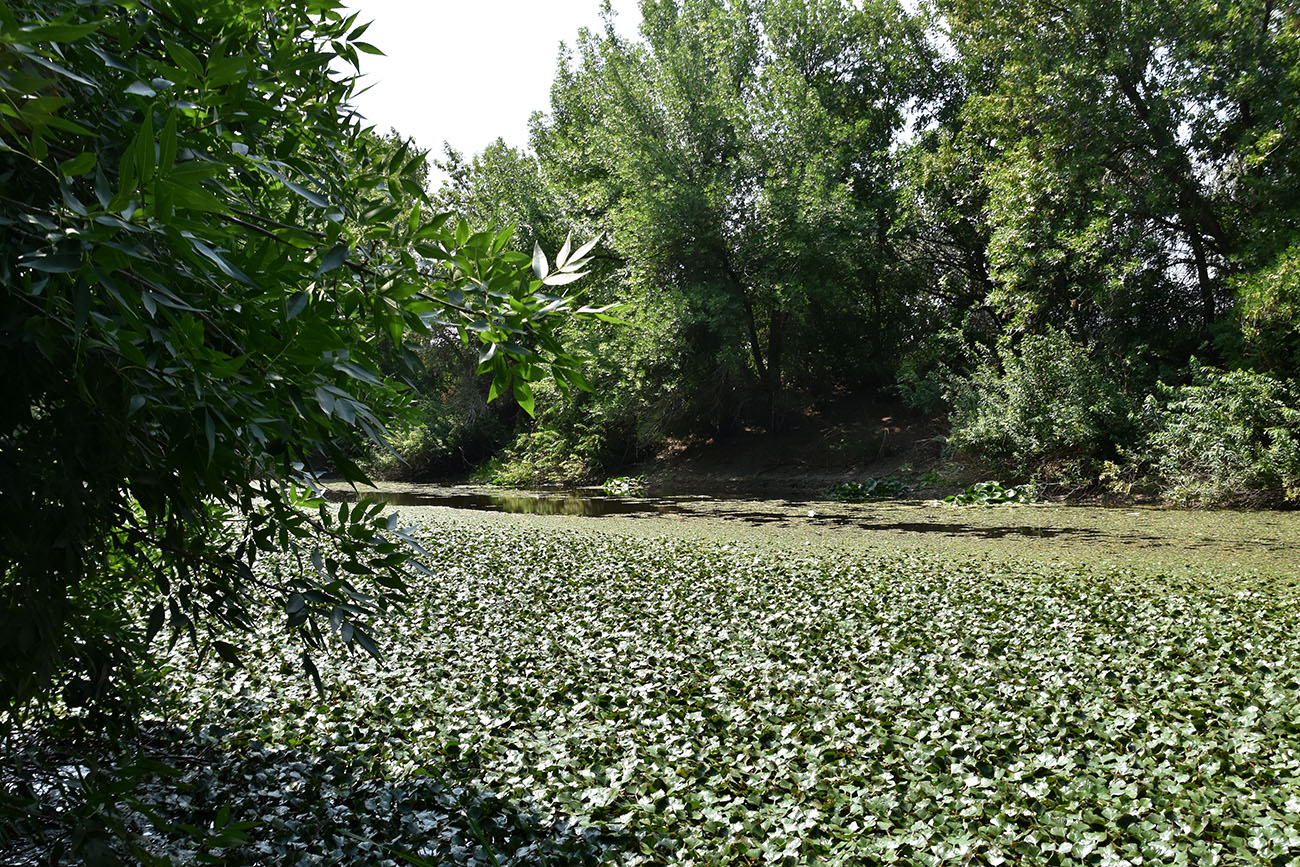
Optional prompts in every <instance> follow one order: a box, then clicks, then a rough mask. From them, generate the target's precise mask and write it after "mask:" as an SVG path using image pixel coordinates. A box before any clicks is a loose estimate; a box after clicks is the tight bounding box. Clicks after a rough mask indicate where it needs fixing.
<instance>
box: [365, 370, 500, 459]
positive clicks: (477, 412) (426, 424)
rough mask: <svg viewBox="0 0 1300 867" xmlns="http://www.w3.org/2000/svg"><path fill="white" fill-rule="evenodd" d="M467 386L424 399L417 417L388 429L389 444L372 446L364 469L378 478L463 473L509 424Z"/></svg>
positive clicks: (493, 444) (420, 403) (495, 440)
mask: <svg viewBox="0 0 1300 867" xmlns="http://www.w3.org/2000/svg"><path fill="white" fill-rule="evenodd" d="M471 386H472V384H471ZM466 391H467V392H468V393H467V394H462V393H458V392H452V393H444V394H442V395H440V396H437V397H434V398H432V399H429V400H422V401H420V402H419V405H418V406H417V407H416V408H415V411H414V412H415V415H414V419H413V420H411V421H408V422H406V423H404V424H395V425H393V426H392V427H391V428H390V429H389V440H388V445H389V446H390V448H388V449H386V448H381V447H379V446H375V447H373V448H372V449H371V452H370V455H369V457H368V460H367V465H366V469H368V470H369V471H370V472H371V474H372V475H373V476H375V477H376V478H380V479H421V478H424V477H427V476H429V475H431V474H433V473H437V472H440V471H447V472H463V471H464V470H466V469H469V468H470V467H472V466H474V464H475V463H476V462H477V461H479V460H481V459H482V457H483V456H484V455H487V454H490V453H491V451H492V449H493V448H494V447H496V446H498V445H500V443H501V442H502V441H503V440H505V439H506V437H507V430H506V427H505V425H504V424H503V423H502V422H501V420H500V419H499V418H498V417H497V415H496V414H495V413H494V412H492V410H491V408H490V407H488V405H487V404H486V402H485V401H484V400H483V398H482V396H481V395H479V394H477V392H476V391H475V390H474V389H473V388H472V387H471V388H470V389H467V390H466Z"/></svg>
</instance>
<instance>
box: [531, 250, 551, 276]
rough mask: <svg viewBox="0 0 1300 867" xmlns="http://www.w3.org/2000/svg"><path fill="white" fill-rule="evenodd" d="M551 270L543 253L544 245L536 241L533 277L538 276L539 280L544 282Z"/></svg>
mask: <svg viewBox="0 0 1300 867" xmlns="http://www.w3.org/2000/svg"><path fill="white" fill-rule="evenodd" d="M550 270H551V269H550V266H549V265H547V264H546V254H545V253H543V252H542V245H541V244H539V243H537V242H536V241H534V242H533V275H534V276H536V277H537V279H538V280H544V279H546V275H547V274H549V273H550Z"/></svg>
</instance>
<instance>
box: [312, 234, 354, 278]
mask: <svg viewBox="0 0 1300 867" xmlns="http://www.w3.org/2000/svg"><path fill="white" fill-rule="evenodd" d="M348 251H349V248H348V245H347V244H345V243H342V242H340V243H338V244H335V245H334V247H333V248H332V249H331V250H330V251H329V252H328V253H326V254H325V255H324V256H322V257H321V260H320V266H319V267H317V269H316V276H317V277H320V276H321V275H322V274H328V273H329V272H331V271H333V270H335V269H336V268H338V267H339V266H340V265H342V264H343V263H344V262H346V261H347V260H348Z"/></svg>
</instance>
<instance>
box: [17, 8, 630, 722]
mask: <svg viewBox="0 0 1300 867" xmlns="http://www.w3.org/2000/svg"><path fill="white" fill-rule="evenodd" d="M365 29H366V25H358V24H357V22H356V16H355V15H346V14H345V13H344V11H343V9H342V6H341V5H340V4H339V3H337V2H333V0H312V2H309V3H264V2H261V0H258V2H252V0H233V2H224V3H221V4H219V5H218V6H217V7H212V6H211V4H206V3H204V4H200V3H196V2H190V0H159V2H122V3H112V2H98V0H97V2H86V3H78V4H68V3H63V2H53V0H50V2H43V0H22V2H18V3H11V4H6V5H4V6H0V288H2V291H0V326H2V327H0V368H3V370H4V371H5V373H4V376H3V378H2V381H0V478H3V479H4V482H3V492H4V493H3V497H2V498H0V582H2V586H3V593H4V597H3V602H2V603H0V734H3V733H9V732H12V731H13V730H14V729H22V728H25V727H26V728H30V727H32V726H35V725H38V724H39V723H40V722H42V721H49V720H51V719H54V718H57V717H59V716H61V715H64V714H66V713H67V712H69V711H73V712H74V715H75V712H76V711H75V709H77V708H88V709H89V710H88V711H86V712H87V713H89V714H90V716H89V717H87V720H88V721H90V722H91V723H92V727H94V726H102V725H103V724H104V721H105V719H106V717H103V716H100V715H105V714H109V715H111V714H113V713H116V712H123V711H126V712H128V715H129V711H130V709H131V708H132V707H135V706H137V704H138V702H139V701H140V700H143V699H144V698H146V694H147V691H148V684H147V677H146V675H147V674H148V668H149V666H148V665H147V664H146V663H145V660H147V659H148V657H149V655H150V653H151V649H150V648H151V642H152V641H153V640H154V639H155V637H156V636H157V635H159V634H164V635H168V636H169V637H170V641H171V642H172V643H173V644H175V643H176V642H177V641H178V640H179V639H181V638H185V637H187V638H188V640H189V642H190V643H192V644H194V645H196V646H198V647H200V648H202V652H204V653H206V652H209V651H211V652H214V653H215V654H217V655H218V656H220V657H222V658H223V659H224V660H226V661H227V662H233V661H234V660H235V649H234V644H233V643H232V642H230V641H228V640H224V639H223V640H215V641H209V640H208V639H209V637H210V636H211V635H212V634H215V632H217V631H221V630H227V629H234V630H236V631H238V630H239V629H245V628H249V627H250V625H251V623H252V621H253V619H254V617H255V615H254V607H255V602H257V603H261V602H266V603H269V604H271V605H274V606H275V607H277V608H281V609H283V610H284V611H285V612H286V613H287V615H288V626H289V630H290V631H291V632H293V633H295V634H296V635H297V637H299V638H301V639H302V640H303V641H304V642H305V646H306V648H307V649H309V650H310V649H314V648H319V647H321V646H322V644H323V643H324V641H325V640H326V636H327V634H330V633H333V634H336V635H338V636H339V637H341V638H342V640H343V642H344V644H347V645H357V646H360V647H361V648H364V649H365V650H368V651H370V652H371V653H377V646H376V643H375V640H374V638H373V637H372V636H371V633H370V631H369V626H368V625H367V624H368V623H369V622H370V619H371V618H372V617H373V616H374V615H375V614H377V613H379V612H382V611H383V610H384V603H383V602H382V601H380V600H381V598H382V595H383V594H384V593H395V592H398V591H400V588H401V586H402V583H403V580H404V574H405V573H404V564H405V563H406V561H407V559H408V556H409V550H408V548H407V546H406V541H407V540H404V539H403V538H402V536H401V534H400V533H394V532H392V531H393V530H394V527H393V525H392V524H391V523H389V522H388V521H387V520H386V519H384V518H383V517H382V516H380V515H379V514H378V511H377V509H367V508H361V507H358V508H353V509H349V508H347V507H342V508H339V509H337V511H327V510H325V509H324V508H321V509H319V510H317V509H314V508H308V509H304V508H303V506H305V505H308V506H309V505H310V503H309V502H308V499H307V497H308V495H309V493H310V491H311V488H312V485H313V468H319V467H324V466H329V467H332V468H333V469H334V470H336V471H338V472H340V473H342V474H343V476H344V477H345V478H347V479H348V480H350V481H353V482H361V481H364V476H363V474H362V473H361V471H360V470H359V469H358V468H357V467H356V466H355V465H354V463H353V461H352V456H353V455H356V454H359V453H360V451H361V449H362V445H363V444H364V443H365V442H367V441H373V442H382V441H383V438H384V429H385V424H386V423H387V422H389V421H390V420H392V419H394V418H397V417H400V415H401V413H402V412H403V407H404V405H405V404H406V402H407V400H408V398H407V394H408V389H407V387H406V386H404V385H403V384H402V379H403V377H404V376H405V375H406V374H408V373H409V372H410V371H411V369H412V366H413V364H414V363H415V355H414V352H413V351H412V348H413V345H415V344H416V343H418V342H419V341H420V340H422V339H424V338H425V337H426V336H429V335H432V334H434V333H435V332H446V331H449V330H451V331H455V332H459V334H460V337H461V339H462V340H463V341H465V343H466V344H470V343H473V344H474V345H476V346H479V347H481V356H480V357H481V361H482V365H481V369H482V371H483V372H484V373H489V374H491V375H492V378H493V380H492V381H493V386H492V388H493V393H494V394H497V393H501V394H512V395H513V396H514V397H515V399H516V400H518V401H519V403H521V404H522V405H523V406H524V407H525V408H526V409H528V410H529V411H531V408H532V400H533V398H532V389H531V386H530V383H531V382H534V381H536V380H538V379H540V378H542V377H544V376H546V375H551V376H553V377H554V378H555V379H556V380H557V381H558V382H559V383H560V385H561V386H562V387H569V386H576V387H585V381H584V380H583V378H582V375H581V373H580V372H579V369H578V368H579V361H580V360H579V359H578V358H577V357H575V356H574V355H573V354H571V353H569V352H567V351H565V349H564V348H563V347H562V346H561V345H560V344H559V342H558V341H557V339H556V337H555V336H554V330H555V328H556V327H557V325H558V324H559V323H560V322H562V321H565V320H567V319H570V318H572V317H574V316H607V310H605V309H593V308H585V307H583V306H582V304H581V302H580V301H579V300H578V299H577V296H576V295H572V294H568V290H567V289H565V288H563V287H565V286H566V285H567V284H569V283H571V282H572V281H573V280H575V279H577V278H579V277H581V276H582V274H583V270H582V269H583V263H584V261H585V258H586V255H587V252H589V251H590V249H591V246H592V245H591V244H588V245H587V246H586V247H583V248H582V249H581V250H577V251H572V253H571V245H569V244H566V245H565V247H564V249H563V250H561V251H560V255H559V257H558V259H559V261H557V262H556V268H555V270H554V272H552V271H550V270H549V267H550V263H549V262H548V261H547V258H546V257H545V256H544V255H542V253H541V251H540V250H539V251H538V252H537V255H536V256H535V257H534V261H531V262H530V260H529V258H528V257H527V256H524V255H522V254H519V253H511V252H508V251H507V249H506V248H507V244H508V242H509V239H510V231H509V230H505V231H495V230H494V231H491V232H474V231H472V230H471V229H470V227H469V226H468V225H466V224H465V223H463V222H458V221H455V220H451V219H450V218H449V217H448V216H447V215H436V214H433V213H432V212H431V210H430V207H429V201H428V199H427V197H426V194H425V190H424V189H423V187H422V186H421V184H420V183H419V180H418V179H419V177H420V176H421V174H422V166H423V164H424V154H423V153H421V152H418V151H416V150H414V149H413V148H412V147H410V145H409V144H406V143H401V142H394V141H386V140H383V139H380V138H378V137H376V136H375V135H374V134H373V133H371V132H370V131H369V130H367V129H364V128H363V127H362V126H361V125H360V123H359V120H358V118H357V117H356V115H355V114H354V113H353V111H352V109H351V108H350V107H349V100H350V99H351V98H352V96H353V95H354V93H355V91H356V77H355V74H354V73H353V72H340V71H339V70H345V69H349V68H350V69H351V70H356V69H357V64H358V58H359V54H361V53H374V52H376V51H377V49H374V48H373V46H370V45H369V44H368V43H365V42H363V41H361V40H360V37H361V36H363V35H364V32H365ZM592 243H593V244H594V242H592ZM273 552H274V553H282V554H288V555H290V558H289V559H288V560H284V561H277V563H278V564H279V565H277V566H275V567H274V568H270V569H267V568H261V564H262V561H263V559H264V558H265V557H266V556H267V555H268V554H270V553H273ZM303 663H304V664H305V666H306V668H307V670H308V671H309V672H310V673H311V674H313V676H314V675H315V674H316V672H315V668H314V666H313V665H312V664H311V660H310V657H308V656H305V655H304V657H303Z"/></svg>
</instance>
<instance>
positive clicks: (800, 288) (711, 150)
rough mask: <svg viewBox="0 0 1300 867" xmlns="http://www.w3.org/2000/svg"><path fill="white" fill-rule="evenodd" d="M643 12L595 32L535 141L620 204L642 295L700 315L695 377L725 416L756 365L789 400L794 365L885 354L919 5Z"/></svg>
mask: <svg viewBox="0 0 1300 867" xmlns="http://www.w3.org/2000/svg"><path fill="white" fill-rule="evenodd" d="M642 15H643V24H642V30H641V35H642V37H643V40H642V41H627V40H625V39H623V38H621V37H620V36H619V35H618V34H617V33H616V32H615V31H614V29H613V27H612V26H609V27H607V28H606V30H605V32H604V33H603V34H591V33H586V34H584V35H583V37H582V38H581V39H580V40H579V44H578V47H577V55H576V58H575V57H571V58H569V59H567V60H566V61H565V62H564V63H563V64H562V66H561V69H560V71H559V73H558V75H557V78H556V83H555V86H554V88H553V91H552V114H551V117H550V118H549V120H548V121H545V122H543V123H542V124H540V125H539V126H538V127H537V129H536V134H535V145H536V148H537V151H538V155H539V157H540V159H541V160H542V161H543V163H544V164H546V165H549V166H553V167H555V171H556V172H557V174H558V175H559V176H560V177H561V178H567V179H571V180H561V181H560V182H561V183H569V184H572V185H573V186H574V187H575V188H580V189H582V190H583V196H584V198H585V199H586V201H588V202H590V203H592V204H593V205H595V206H598V207H603V208H604V209H605V213H606V217H605V219H606V220H607V225H608V227H609V230H610V232H611V239H612V244H613V246H614V247H615V248H616V249H617V250H618V251H619V252H620V254H621V255H622V256H623V257H624V258H625V260H626V261H627V277H628V280H629V283H630V284H631V285H630V289H631V291H632V292H633V293H634V294H635V297H636V298H637V300H638V303H639V304H641V305H643V306H644V307H645V308H648V309H656V308H657V309H659V310H662V311H664V313H665V314H667V315H673V314H674V313H675V314H676V315H680V316H681V317H682V320H681V329H680V331H681V335H682V343H681V344H680V351H681V352H682V354H683V359H684V365H683V367H684V369H685V370H687V371H692V370H693V371H695V372H696V373H695V376H694V377H693V381H694V383H695V384H694V386H693V387H694V388H695V389H696V390H697V392H699V393H704V392H707V391H712V392H713V393H714V394H715V395H716V400H715V401H714V405H715V409H714V411H715V413H717V414H718V415H717V417H718V418H719V419H721V420H725V419H726V418H728V417H729V416H730V415H731V414H733V413H734V412H735V410H736V405H735V397H734V395H736V394H738V393H742V392H743V391H744V390H745V389H747V388H748V386H749V384H751V383H753V384H756V385H758V386H759V387H760V388H761V390H762V391H763V392H764V393H765V394H766V396H767V398H766V399H767V400H768V401H773V400H775V398H776V396H777V394H778V393H779V391H780V389H781V388H782V385H783V383H784V382H785V381H786V379H787V377H788V376H789V372H790V371H791V370H794V371H798V372H808V373H812V374H813V375H814V376H816V375H818V374H822V373H825V372H829V371H830V370H834V371H841V372H842V371H845V370H850V371H851V370H852V368H853V367H854V366H855V365H856V366H862V365H869V364H870V363H871V361H872V360H873V359H879V357H880V356H881V355H883V354H884V353H883V350H884V347H885V344H886V343H887V341H883V340H878V339H877V337H878V336H879V335H881V334H883V333H885V332H887V330H888V328H889V325H890V323H891V322H892V321H893V315H894V314H895V313H897V312H898V309H899V308H898V305H897V289H896V284H895V282H894V281H892V280H890V279H889V276H888V275H889V270H890V267H891V264H892V262H891V256H890V253H889V249H888V244H887V243H886V239H887V234H888V229H889V225H890V222H891V220H892V214H893V209H894V200H893V197H894V189H893V183H892V172H891V157H890V150H891V147H892V146H893V145H894V143H895V140H896V137H897V135H898V134H899V131H900V130H901V129H902V128H903V126H904V117H905V113H904V109H905V106H906V105H907V103H908V101H909V99H910V98H911V96H912V94H913V92H914V91H913V88H914V87H915V82H916V79H917V76H916V75H915V74H914V73H915V72H916V70H917V68H918V65H919V62H918V58H919V56H920V53H921V52H922V51H923V46H922V40H921V38H920V35H919V29H918V28H917V27H916V25H915V23H914V22H913V21H912V19H911V18H909V16H908V15H907V14H906V13H905V12H904V11H903V10H902V9H901V8H900V7H899V6H898V5H897V4H894V3H892V2H874V3H868V4H866V6H858V5H856V4H850V3H846V2H838V0H817V2H810V3H803V2H785V0H782V2H775V0H774V2H747V0H737V2H726V0H683V2H675V0H663V2H658V0H647V2H645V3H643V4H642ZM863 334H872V335H873V339H872V340H869V341H863V340H862V339H861V336H862V335H863ZM824 353H825V354H824ZM828 355H835V356H836V362H835V363H834V364H830V365H826V364H824V362H825V360H826V358H827V356H828ZM792 359H794V362H793V363H792ZM819 364H823V366H822V367H821V368H818V365H819ZM814 370H815V372H814ZM854 373H857V374H859V375H861V371H852V372H850V373H849V374H848V376H849V377H850V378H851V377H852V376H853V375H854ZM728 395H731V397H728Z"/></svg>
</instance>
